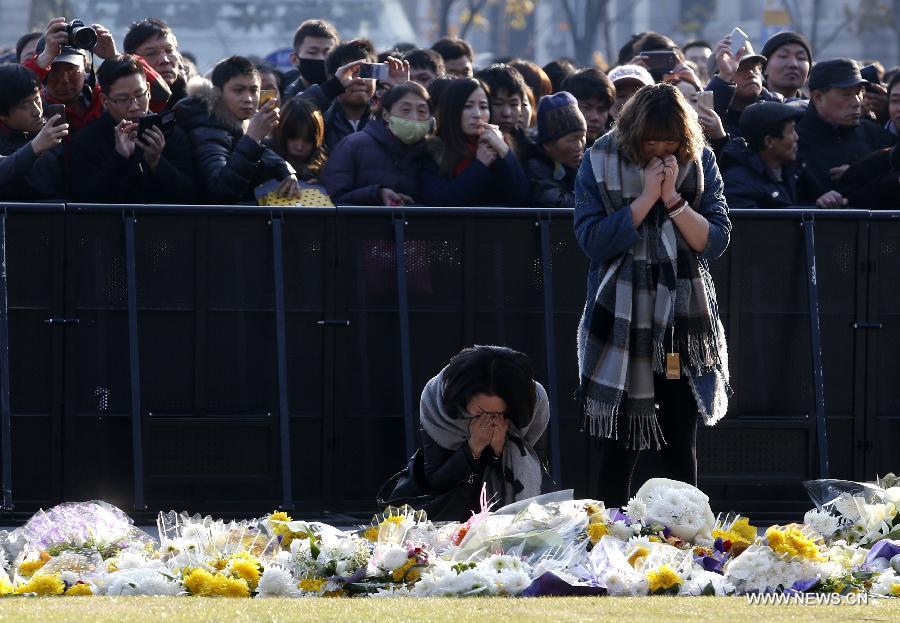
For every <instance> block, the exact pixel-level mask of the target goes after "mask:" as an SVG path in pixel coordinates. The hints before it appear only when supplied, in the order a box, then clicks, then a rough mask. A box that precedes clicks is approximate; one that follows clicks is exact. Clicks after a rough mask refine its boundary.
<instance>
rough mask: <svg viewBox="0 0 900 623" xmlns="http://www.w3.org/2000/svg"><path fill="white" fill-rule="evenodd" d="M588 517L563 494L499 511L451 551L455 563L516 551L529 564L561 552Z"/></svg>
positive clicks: (534, 499) (520, 502)
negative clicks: (496, 553)
mask: <svg viewBox="0 0 900 623" xmlns="http://www.w3.org/2000/svg"><path fill="white" fill-rule="evenodd" d="M588 519H589V518H588V516H587V514H586V513H585V512H584V510H583V508H578V505H577V504H576V503H574V501H573V500H572V492H571V490H569V491H563V492H557V493H553V494H547V495H544V496H537V497H534V498H530V499H528V500H521V501H519V502H516V503H515V504H511V505H509V506H506V507H503V508H501V509H498V510H497V511H496V512H494V513H491V514H490V516H488V517H486V518H485V519H484V520H483V521H481V522H479V523H478V524H477V525H475V526H473V527H472V528H471V529H470V530H469V531H468V533H467V534H466V536H465V538H464V539H463V540H462V542H461V543H460V545H459V547H458V549H457V550H456V551H454V552H453V559H454V560H481V559H484V558H485V557H486V556H489V555H490V554H491V553H495V552H501V551H508V550H512V549H513V548H514V549H515V551H516V553H517V554H518V555H519V556H521V557H523V558H525V559H527V560H530V561H532V562H536V561H538V560H540V559H541V558H542V557H544V556H546V555H548V554H552V553H553V552H563V551H565V549H566V548H567V547H568V546H569V545H570V544H571V543H572V542H574V541H575V540H576V538H577V537H578V535H579V534H580V533H583V532H584V529H585V527H586V526H587V523H588Z"/></svg>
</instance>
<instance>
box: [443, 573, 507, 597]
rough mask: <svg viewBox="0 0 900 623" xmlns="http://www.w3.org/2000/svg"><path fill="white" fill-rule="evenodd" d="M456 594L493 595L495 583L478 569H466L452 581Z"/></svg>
mask: <svg viewBox="0 0 900 623" xmlns="http://www.w3.org/2000/svg"><path fill="white" fill-rule="evenodd" d="M452 585H454V586H455V588H456V591H455V593H456V594H458V595H495V594H496V593H497V585H496V584H495V583H494V579H493V578H492V577H491V576H490V575H488V574H486V573H484V572H483V571H480V570H478V569H466V570H465V571H463V572H462V573H460V574H459V575H457V576H456V578H455V580H454V581H453V582H452Z"/></svg>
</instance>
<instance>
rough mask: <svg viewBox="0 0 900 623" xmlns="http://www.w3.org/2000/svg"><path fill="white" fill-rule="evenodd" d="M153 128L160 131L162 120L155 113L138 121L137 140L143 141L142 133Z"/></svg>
mask: <svg viewBox="0 0 900 623" xmlns="http://www.w3.org/2000/svg"><path fill="white" fill-rule="evenodd" d="M153 126H156V127H158V128H159V129H160V130H162V119H160V117H159V115H157V114H156V113H149V114H147V115H144V116H143V117H141V118H140V119H138V135H137V137H138V140H141V141H142V140H144V133H145V132H146V131H147V130H149V129H150V128H152V127H153Z"/></svg>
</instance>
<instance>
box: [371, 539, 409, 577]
mask: <svg viewBox="0 0 900 623" xmlns="http://www.w3.org/2000/svg"><path fill="white" fill-rule="evenodd" d="M408 558H409V556H408V555H407V549H406V548H405V547H402V546H400V545H395V544H393V543H386V544H382V543H379V544H378V545H377V546H376V547H375V560H376V561H377V564H378V567H379V568H380V569H384V570H385V571H395V570H397V569H399V568H400V567H402V566H403V565H405V564H406V561H407V559H408Z"/></svg>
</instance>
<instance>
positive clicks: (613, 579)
mask: <svg viewBox="0 0 900 623" xmlns="http://www.w3.org/2000/svg"><path fill="white" fill-rule="evenodd" d="M602 583H603V584H604V585H605V586H606V592H607V593H608V594H609V595H612V596H614V597H637V596H640V595H646V594H647V591H649V590H650V585H649V584H648V582H647V578H645V577H644V576H643V575H642V574H640V573H636V572H634V571H630V572H629V571H627V570H621V571H610V572H609V573H607V574H606V575H605V577H604V578H603V579H602Z"/></svg>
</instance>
